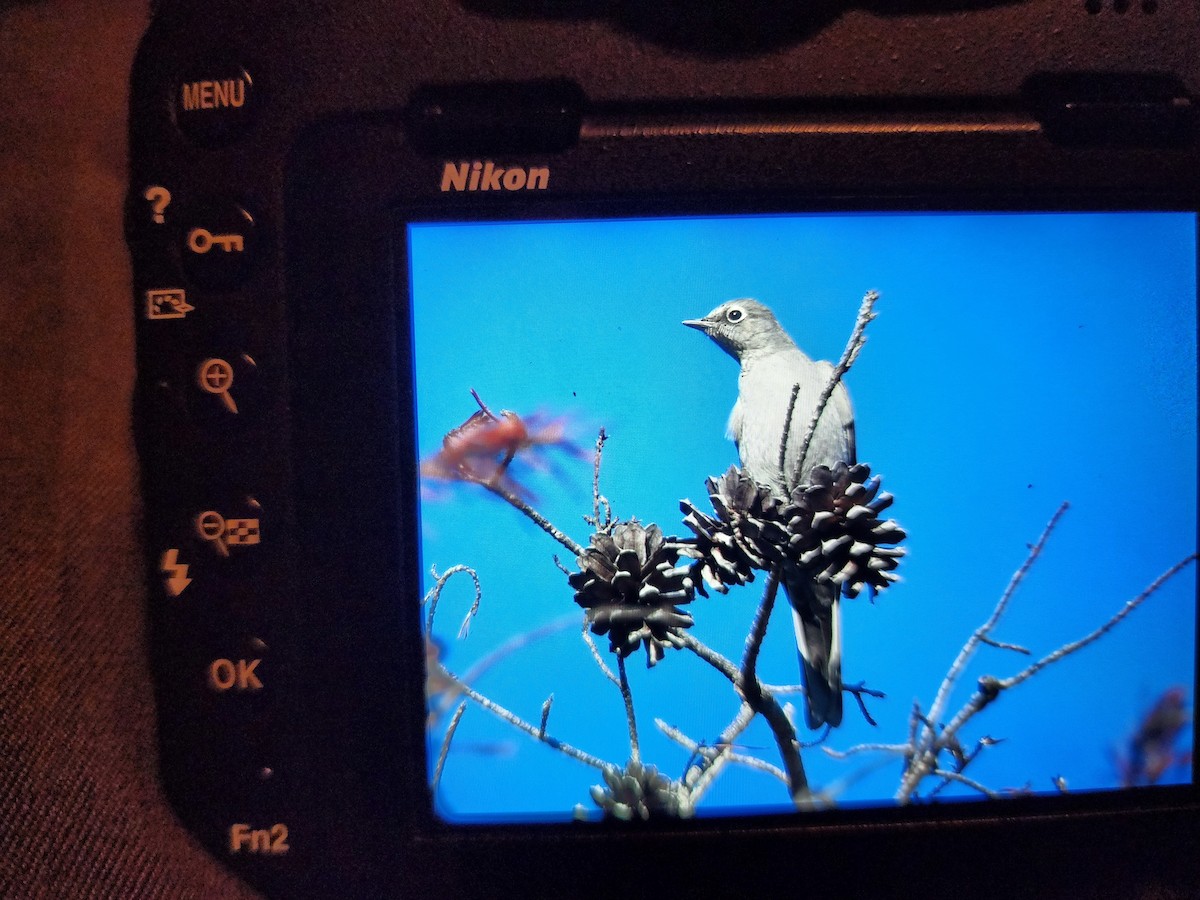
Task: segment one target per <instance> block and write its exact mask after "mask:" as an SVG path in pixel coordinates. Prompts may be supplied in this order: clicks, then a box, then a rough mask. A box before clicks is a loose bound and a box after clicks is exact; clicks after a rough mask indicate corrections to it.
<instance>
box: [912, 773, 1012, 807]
mask: <svg viewBox="0 0 1200 900" xmlns="http://www.w3.org/2000/svg"><path fill="white" fill-rule="evenodd" d="M930 774H932V775H933V776H934V777H935V778H942V779H944V780H946V781H957V782H958V783H959V784H965V785H966V786H967V787H969V788H973V789H974V790H977V791H979V793H981V794H983V795H984V796H985V797H989V798H991V799H992V800H996V799H998V798H1000V797H1002V796H1003V794H999V793H997V792H996V791H993V790H992V789H991V788H989V787H985V786H984V785H982V784H980V783H979V782H978V781H976V780H974V779H973V778H968V777H967V776H966V775H963V774H962V773H961V772H951V771H949V770H947V769H934V770H933V772H931V773H930Z"/></svg>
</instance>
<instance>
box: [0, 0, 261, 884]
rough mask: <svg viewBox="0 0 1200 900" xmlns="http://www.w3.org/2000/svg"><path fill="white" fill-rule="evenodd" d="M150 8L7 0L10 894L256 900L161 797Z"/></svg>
mask: <svg viewBox="0 0 1200 900" xmlns="http://www.w3.org/2000/svg"><path fill="white" fill-rule="evenodd" d="M147 14H148V4H147V3H146V2H145V0H140V2H136V0H90V2H89V0H49V2H39V3H15V4H14V3H11V2H8V0H0V896H3V897H13V898H23V897H55V898H60V897H61V898H73V897H120V898H132V897H172V898H173V897H230V898H236V897H252V896H255V895H254V894H253V893H252V892H251V891H250V890H249V889H247V888H245V887H243V886H242V885H241V883H240V882H238V881H236V880H235V879H234V878H233V877H232V876H230V875H229V874H228V873H227V872H226V871H225V870H224V869H223V868H222V867H221V866H220V865H219V864H218V863H217V862H215V861H214V860H212V859H211V858H210V857H209V856H208V855H207V854H206V853H205V852H204V851H202V850H201V849H200V848H199V847H198V845H197V844H196V843H195V841H193V840H192V838H191V837H190V836H189V835H188V833H187V832H186V831H185V830H184V829H183V828H182V826H180V825H179V823H178V822H177V821H176V820H175V818H174V817H173V815H172V813H171V811H170V810H169V808H168V807H167V805H166V802H165V800H164V799H163V797H162V794H161V791H160V790H159V787H158V783H157V780H156V779H157V775H156V765H157V763H156V757H157V750H156V745H155V737H154V704H153V698H152V696H151V691H150V680H149V673H148V668H147V660H146V653H145V648H144V626H145V622H144V612H143V606H144V601H145V598H144V589H143V586H142V580H141V579H142V568H141V561H140V560H141V556H140V534H139V527H140V526H139V518H138V517H139V512H138V502H137V492H136V480H135V479H136V472H137V469H136V461H135V458H134V453H133V445H132V437H131V434H130V395H131V390H132V383H133V315H132V312H131V310H132V302H133V301H132V294H131V288H130V284H129V262H128V257H127V255H126V252H125V247H124V243H123V238H122V230H121V207H122V197H123V194H124V191H125V184H126V138H125V120H126V105H127V82H128V76H129V69H130V66H131V64H132V60H133V53H134V49H135V47H136V44H137V40H138V38H139V37H140V36H141V33H142V31H143V29H144V28H145V24H146V19H147Z"/></svg>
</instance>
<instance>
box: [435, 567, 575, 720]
mask: <svg viewBox="0 0 1200 900" xmlns="http://www.w3.org/2000/svg"><path fill="white" fill-rule="evenodd" d="M447 574H448V573H447ZM478 606H479V602H478V600H476V603H475V607H473V608H472V609H475V608H478ZM578 621H579V615H578V614H577V613H570V614H569V615H565V616H559V617H558V618H557V619H554V620H553V621H551V622H547V623H546V624H545V625H540V626H538V627H537V628H533V629H530V630H529V631H525V632H522V633H520V634H516V635H513V636H512V637H510V638H509V639H508V640H507V641H505V642H504V643H503V644H501V645H500V646H499V647H497V648H496V649H495V650H493V651H492V652H491V653H489V654H487V655H486V656H484V657H483V658H482V659H479V660H478V661H476V662H475V663H474V664H472V665H471V667H470V668H469V669H467V671H465V672H464V673H463V674H462V676H461V680H462V681H463V682H464V683H465V684H474V683H475V682H476V681H478V680H479V679H480V678H481V677H482V676H483V675H484V674H485V673H486V672H487V671H488V670H489V669H491V668H492V667H493V666H495V665H497V664H498V663H500V662H503V661H504V659H506V658H507V657H509V656H511V655H512V654H514V653H516V652H517V651H518V650H521V649H524V648H525V647H527V646H528V645H530V644H532V643H533V642H534V641H539V640H541V639H542V638H545V637H549V636H550V635H553V634H557V633H558V632H560V631H565V630H566V629H567V628H569V627H571V626H572V625H574V624H575V623H576V622H578ZM585 627H586V625H585ZM460 636H461V635H460ZM457 699H458V695H457V694H456V693H454V692H453V691H446V692H445V693H444V694H443V699H442V701H441V702H440V703H439V704H438V707H437V713H438V715H439V716H440V715H441V714H442V713H444V712H445V711H446V710H448V709H449V708H450V705H451V704H452V703H453V702H454V701H455V700H457Z"/></svg>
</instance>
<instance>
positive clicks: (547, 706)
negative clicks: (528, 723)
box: [538, 694, 554, 741]
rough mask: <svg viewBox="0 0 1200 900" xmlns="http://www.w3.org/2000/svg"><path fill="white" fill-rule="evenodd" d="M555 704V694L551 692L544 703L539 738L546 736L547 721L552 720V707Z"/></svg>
mask: <svg viewBox="0 0 1200 900" xmlns="http://www.w3.org/2000/svg"><path fill="white" fill-rule="evenodd" d="M553 704H554V695H553V694H551V695H550V696H549V697H547V698H546V702H545V703H543V704H542V722H541V724H540V725H538V740H539V741H540V740H543V739H544V738H545V737H546V723H547V722H549V721H550V707H551V706H552V705H553Z"/></svg>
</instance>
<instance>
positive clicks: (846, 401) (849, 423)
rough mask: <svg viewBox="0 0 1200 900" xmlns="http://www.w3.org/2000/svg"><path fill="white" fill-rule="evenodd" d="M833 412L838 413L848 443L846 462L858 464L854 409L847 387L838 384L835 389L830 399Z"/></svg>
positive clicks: (840, 383)
mask: <svg viewBox="0 0 1200 900" xmlns="http://www.w3.org/2000/svg"><path fill="white" fill-rule="evenodd" d="M829 402H830V404H831V405H832V406H833V410H834V412H835V413H837V419H838V421H839V422H841V423H842V431H843V433H844V435H845V441H846V455H845V457H844V459H845V461H846V462H847V463H849V464H850V465H854V464H855V463H856V462H858V448H857V446H856V444H857V438H856V435H855V429H854V408H853V407H852V406H851V405H850V392H849V391H847V390H846V385H845V384H844V383H842V382H838V386H837V387H836V388H834V389H833V394H832V395H831V396H830V398H829Z"/></svg>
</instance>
